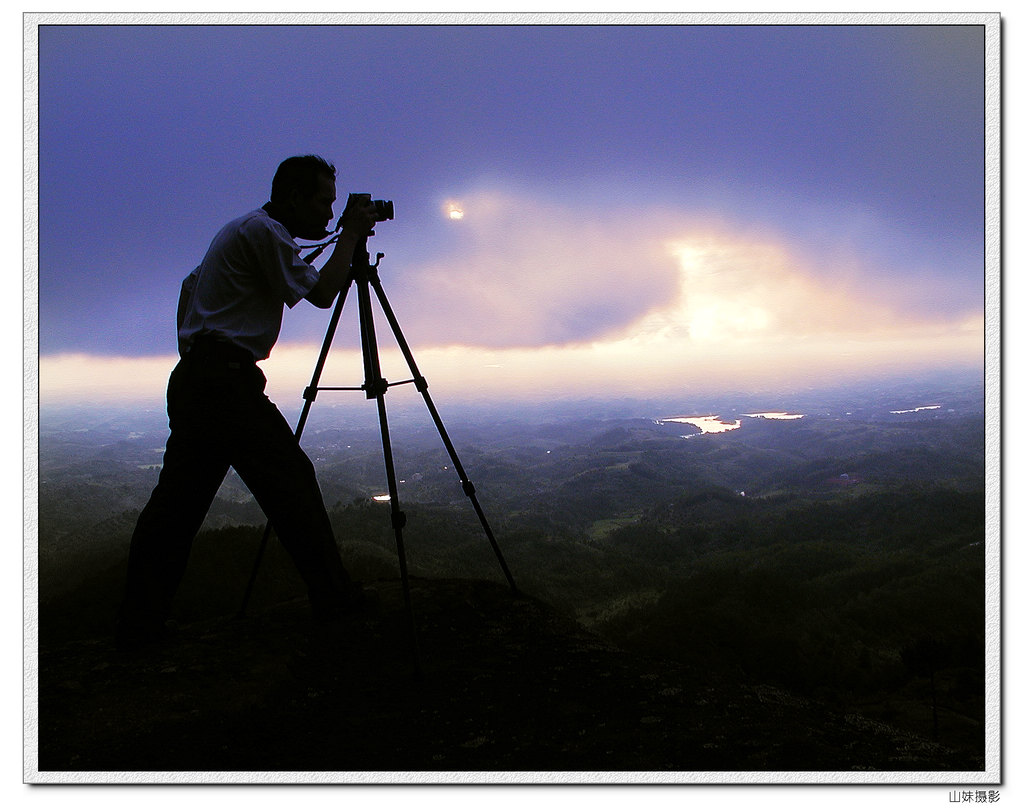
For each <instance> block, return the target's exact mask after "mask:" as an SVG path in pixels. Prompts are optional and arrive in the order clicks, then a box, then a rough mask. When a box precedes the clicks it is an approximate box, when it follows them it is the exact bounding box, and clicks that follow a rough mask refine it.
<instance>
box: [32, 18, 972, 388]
mask: <svg viewBox="0 0 1024 809" xmlns="http://www.w3.org/2000/svg"><path fill="white" fill-rule="evenodd" d="M984 34H985V29H984V27H983V26H979V25H975V26H952V27H951V26H934V25H933V26H874V25H865V26H842V25H833V26H812V25H799V26H726V25H722V26H654V27H647V26H637V27H632V26H568V27H564V26H536V27H505V26H476V27H473V26H343V25H342V26H313V27H304V26H294V27H293V26H284V27H281V26H249V27H242V26H143V27H137V26H44V27H42V28H41V29H40V30H39V168H40V172H39V314H40V317H39V349H40V355H41V358H42V360H44V361H45V360H47V359H48V358H57V357H59V356H60V355H67V354H76V355H82V354H85V355H91V356H93V357H97V358H117V357H127V358H132V357H168V356H169V355H171V354H173V352H174V350H175V348H174V332H173V322H172V321H173V312H174V307H175V302H176V296H177V290H178V286H179V284H180V281H181V278H182V277H183V276H184V275H185V274H187V273H188V271H189V270H191V269H192V267H194V266H195V265H196V264H197V263H198V262H199V260H200V258H201V257H202V254H203V252H204V251H205V249H206V246H207V245H208V243H209V240H210V239H211V237H212V236H213V234H214V233H215V232H216V230H217V229H218V228H219V227H220V226H221V225H222V224H223V223H224V222H226V221H227V220H228V219H230V218H233V217H234V216H237V215H238V214H240V213H243V212H245V211H247V210H249V209H252V208H255V207H258V206H259V205H261V204H262V203H263V202H265V201H266V199H267V197H268V196H269V186H270V178H271V176H272V174H273V171H274V168H275V167H276V165H277V163H278V162H279V161H280V160H281V159H283V158H284V157H286V156H288V155H291V154H297V153H306V152H315V153H320V154H323V155H324V156H326V157H328V158H329V159H331V160H333V161H334V162H335V163H336V164H337V165H338V167H339V195H343V194H344V192H346V191H369V192H371V193H373V194H374V196H376V197H383V198H387V199H393V200H394V201H395V207H396V219H395V221H393V222H388V223H385V224H382V225H381V226H380V227H379V228H378V230H377V236H376V237H375V239H374V240H373V242H371V249H372V250H380V251H383V252H385V253H386V254H387V257H386V258H385V260H384V263H383V264H382V277H383V278H384V283H385V288H386V289H387V290H388V292H389V296H390V298H391V300H392V302H393V303H394V305H395V308H396V310H397V311H398V314H399V318H400V320H401V321H402V323H403V325H404V326H405V327H406V330H407V333H408V335H409V336H410V338H411V339H412V340H413V341H414V345H417V346H423V347H426V348H433V347H436V348H439V349H440V348H443V347H445V346H449V345H450V344H453V343H455V344H458V345H459V346H462V347H466V348H476V349H480V350H488V351H501V350H505V349H507V350H509V351H517V352H523V351H529V350H540V349H541V347H546V348H545V350H554V349H557V348H558V347H568V348H574V347H578V346H579V345H580V344H581V343H588V342H592V341H609V340H618V339H620V338H622V339H625V338H624V337H623V336H624V335H628V334H630V333H631V332H630V330H631V329H635V328H639V325H638V324H644V325H643V329H644V330H645V331H644V333H645V334H652V333H653V330H654V329H655V323H654V320H652V318H653V319H656V318H658V317H662V318H663V319H666V322H668V321H671V323H670V325H669V326H666V327H665V328H663V329H662V333H666V334H667V333H668V331H671V330H672V329H674V330H675V331H674V332H673V333H677V334H678V335H680V339H679V340H678V341H677V343H676V344H675V345H676V346H677V347H678V349H679V350H680V352H685V351H686V350H687V348H688V347H692V340H694V339H697V338H698V337H699V336H700V335H701V334H703V335H705V336H706V337H707V338H708V339H709V340H710V339H714V340H716V341H717V342H719V343H722V342H723V341H726V342H727V341H728V340H731V339H740V338H741V337H750V336H755V337H756V336H758V335H759V334H762V333H763V334H764V335H770V336H771V337H772V338H773V339H779V340H781V339H782V338H783V337H786V335H788V336H789V338H791V339H792V340H804V341H806V340H808V339H810V340H812V341H815V340H816V341H819V342H820V341H821V340H822V339H823V337H822V336H823V335H825V334H826V333H827V334H828V335H829V339H834V338H835V337H836V328H838V327H835V325H834V324H832V325H830V324H828V323H825V322H824V321H825V320H828V318H811V319H808V320H807V322H804V320H802V319H801V318H802V317H803V315H802V314H800V313H801V312H803V313H806V312H808V311H809V310H816V309H817V310H829V311H831V309H832V308H833V307H834V308H835V309H836V317H835V319H834V320H835V321H836V322H837V323H840V325H841V326H842V329H843V330H844V331H842V334H843V335H844V337H843V339H844V340H846V341H847V342H849V341H851V340H853V338H854V337H855V336H856V332H857V330H858V328H859V327H858V325H857V324H858V323H861V324H863V328H864V329H865V330H868V331H871V332H872V333H876V332H878V331H879V329H881V328H882V326H883V324H888V325H887V326H886V328H889V327H890V326H891V327H892V328H895V327H896V326H897V325H900V324H905V325H906V326H907V328H908V329H911V330H914V329H916V330H917V331H916V332H915V334H917V335H918V336H920V335H921V334H924V332H923V331H921V330H922V329H927V330H930V331H928V334H929V335H934V334H938V333H941V334H944V335H947V336H948V335H961V334H962V333H963V332H964V330H965V329H967V330H969V329H970V328H976V326H977V323H978V320H979V319H980V317H981V313H982V312H983V307H984V296H983V292H984V288H983V284H984V270H985V267H984V254H983V250H984V222H985V220H984V213H985V211H984V191H985V187H984V143H985V142H984V134H985V133H984V90H985V77H984V68H985V62H984ZM449 201H454V202H455V203H456V204H458V205H459V206H461V207H463V208H465V216H464V218H463V219H462V220H459V221H455V220H451V219H448V218H446V216H445V215H444V210H445V205H446V203H448V202H449ZM708 234H714V235H713V237H710V236H709V235H708ZM709 239H710V242H709ZM687 240H689V241H687ZM684 242H685V244H686V245H689V246H684V247H680V245H682V244H683V243H684ZM711 242H713V243H714V244H713V246H712V247H708V244H710V243H711ZM695 244H697V245H703V246H701V247H699V250H698V253H699V256H698V257H697V259H693V256H695V255H697V253H694V248H693V245H695ZM666 245H674V247H671V248H667V247H666ZM684 254H685V256H690V258H686V257H685V256H684ZM769 256H770V258H769ZM695 261H696V263H694V262H695ZM687 262H689V263H687ZM765 262H767V263H765ZM766 267H767V270H765V269H764V268H766ZM762 270H764V271H762ZM716 274H717V275H716ZM716 279H717V280H716ZM754 279H757V282H758V283H763V284H766V292H765V293H763V294H762V293H758V294H757V295H756V296H754V293H753V290H754V289H755V286H754ZM765 279H768V280H765ZM719 281H721V282H722V283H719ZM769 281H770V284H769ZM716 290H717V293H718V294H721V295H723V296H726V297H723V298H722V300H721V301H719V300H716V299H715V297H714V296H715V294H716ZM787 290H792V291H791V292H787ZM744 295H747V296H748V297H749V300H745V299H744V297H743V296H744ZM776 295H777V296H778V300H775V299H774V298H773V296H776ZM765 296H767V298H766V297H765ZM764 300H768V301H769V302H768V303H767V304H764V305H761V303H759V301H764ZM787 301H788V303H787ZM670 304H671V305H670ZM730 307H731V308H730ZM669 310H671V311H669ZM790 310H793V312H796V315H794V314H793V312H791V311H790ZM794 316H795V317H796V322H797V325H798V326H799V328H796V327H795V326H794V325H793V324H794V322H795V321H794V320H793V318H794ZM812 320H813V322H812ZM971 323H973V324H974V325H973V326H970V325H965V324H971ZM325 326H326V316H325V314H324V313H323V312H321V311H319V310H316V309H314V308H313V307H311V306H308V305H306V304H300V305H299V306H298V307H297V308H296V309H295V310H293V311H292V312H290V313H288V314H286V325H285V331H284V332H283V333H282V342H281V346H288V345H293V344H294V345H301V344H308V343H311V342H317V343H318V342H319V340H320V339H321V338H322V336H323V333H324V329H325ZM759 329H760V330H761V331H758V330H759ZM936 330H937V331H936ZM907 333H909V332H907ZM901 334H902V333H901ZM904 336H905V335H904ZM342 339H344V338H342ZM787 339H788V338H787ZM900 339H903V337H902V336H901V337H900ZM927 339H929V340H930V339H932V338H931V337H929V338H927ZM951 339H952V338H951ZM979 340H980V338H979ZM688 341H691V342H688ZM780 345H781V343H780ZM908 345H909V344H908ZM978 345H980V342H978ZM900 350H904V349H900ZM905 350H908V351H909V350H911V349H909V348H906V349H905ZM967 353H968V354H969V353H970V352H969V351H968V352H967ZM932 359H933V360H934V359H935V358H934V357H933V358H932ZM980 361H981V357H980V353H979V354H978V355H977V364H978V367H980ZM497 364H500V363H497ZM43 373H44V375H45V370H44V372H43Z"/></svg>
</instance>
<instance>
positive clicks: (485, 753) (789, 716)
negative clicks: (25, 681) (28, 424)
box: [37, 579, 984, 781]
mask: <svg viewBox="0 0 1024 809" xmlns="http://www.w3.org/2000/svg"><path fill="white" fill-rule="evenodd" d="M377 589H378V592H379V593H380V599H381V611H380V614H379V615H378V616H375V617H372V618H365V617H363V618H358V619H355V618H353V619H349V620H346V621H345V622H344V623H343V624H342V625H339V626H336V627H331V628H329V629H316V628H313V627H311V625H310V624H309V621H308V617H307V610H306V605H305V603H304V602H301V601H296V602H289V603H283V604H277V605H274V606H272V607H266V608H262V609H259V610H257V609H255V608H254V609H251V610H250V612H251V615H250V616H249V617H245V618H236V619H229V618H221V619H210V620H208V621H205V622H198V623H192V624H188V625H185V626H182V627H180V628H179V630H178V632H177V633H176V634H175V636H174V638H173V639H172V640H170V641H168V642H167V643H165V644H163V645H161V646H159V647H157V648H153V649H151V650H148V651H145V652H134V653H124V652H118V651H116V650H115V649H114V648H113V644H112V642H111V641H110V640H109V639H98V640H94V641H88V642H86V641H78V642H73V643H67V644H63V645H60V646H57V647H55V648H41V649H40V650H39V657H38V666H39V674H38V698H39V703H38V730H37V735H38V770H39V772H40V773H41V774H43V775H46V776H51V777H52V776H57V775H61V774H66V777H67V779H68V780H73V779H74V774H75V773H80V772H114V773H132V772H200V773H215V772H223V771H231V772H264V771H280V772H286V773H313V772H315V773H336V774H337V775H336V776H335V779H336V780H339V781H343V780H345V776H344V773H346V772H349V773H352V772H360V773H365V772H378V773H388V772H403V773H404V772H409V771H414V772H431V773H438V774H439V775H438V778H439V779H442V778H443V777H444V776H442V775H440V774H442V773H452V772H471V773H482V772H487V773H494V772H500V773H516V772H520V773H522V772H526V773H528V772H545V773H546V772H583V771H591V772H594V771H597V772H609V771H613V772H658V773H665V774H669V778H668V779H667V780H671V779H672V777H673V774H677V773H678V774H679V775H678V779H679V780H680V781H686V780H692V779H689V778H688V777H687V776H686V773H695V772H700V773H708V772H710V773H714V772H755V773H770V772H785V771H826V772H835V771H844V772H860V771H865V770H869V771H892V772H910V771H933V772H934V771H949V772H964V771H976V770H982V769H984V767H983V762H981V761H980V760H978V759H977V758H975V757H972V756H970V755H967V754H964V753H963V752H958V751H954V750H949V749H945V748H943V747H940V746H938V745H936V744H934V743H931V742H930V741H928V740H927V739H923V738H918V737H914V736H910V735H907V734H904V733H901V732H898V731H897V730H895V729H894V728H892V727H889V726H887V725H884V724H880V723H877V722H872V721H869V720H866V719H864V718H862V717H859V716H856V715H839V714H836V713H833V712H831V711H829V710H826V709H825V708H824V707H823V706H820V705H815V704H813V703H810V702H807V701H804V700H801V699H798V698H795V697H793V696H791V695H789V694H787V693H785V692H783V691H780V690H779V689H776V688H773V687H770V686H766V685H758V684H756V683H746V682H742V681H741V680H739V679H738V678H736V677H730V676H727V675H724V674H722V673H721V672H716V671H712V670H706V669H703V668H702V667H701V665H700V661H694V662H693V664H692V665H677V664H667V663H665V662H664V661H656V660H650V659H644V658H639V657H637V656H635V655H632V654H628V653H626V652H623V651H621V650H617V649H615V648H612V647H611V646H609V645H608V644H606V643H604V642H602V641H601V640H600V639H598V638H596V637H594V636H593V635H591V634H589V633H587V632H586V631H584V630H583V629H582V628H580V627H579V626H577V625H576V624H575V623H573V622H571V621H570V620H568V619H566V618H564V617H562V616H560V615H558V614H557V613H556V612H554V611H553V610H552V609H550V608H549V607H547V606H546V605H544V604H542V603H539V602H537V601H536V600H533V599H530V598H528V597H525V596H519V595H516V594H514V593H512V592H511V591H510V590H509V589H508V588H507V587H505V586H503V585H500V584H494V583H488V582H478V581H456V580H447V581H435V580H430V581H427V580H416V579H414V580H413V581H412V603H413V608H414V613H415V620H416V646H415V650H416V651H415V652H414V647H413V645H412V643H411V642H410V634H409V632H408V626H407V622H406V615H407V614H406V611H405V609H404V602H403V598H402V591H401V586H400V584H399V582H397V581H394V582H381V583H378V585H377ZM200 777H201V776H200ZM118 778H120V779H122V780H123V779H126V778H127V776H116V777H112V780H117V779H118ZM296 778H297V780H301V779H299V778H298V777H297V776H296ZM384 780H387V779H386V776H385V778H384ZM712 780H713V779H712Z"/></svg>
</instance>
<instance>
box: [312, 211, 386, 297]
mask: <svg viewBox="0 0 1024 809" xmlns="http://www.w3.org/2000/svg"><path fill="white" fill-rule="evenodd" d="M376 224H377V207H376V206H375V205H374V204H373V201H372V200H371V199H369V197H356V196H353V197H350V198H349V201H348V205H346V206H345V211H344V213H342V215H341V234H340V235H339V236H338V241H337V242H336V243H335V245H334V252H333V253H331V256H330V258H328V259H327V263H326V264H324V266H323V269H322V270H320V280H319V281H317V283H316V286H314V287H313V288H312V289H311V290H310V291H309V292H308V293H307V295H306V300H307V301H309V302H310V303H311V304H313V305H314V306H316V307H318V308H320V309H329V308H330V307H331V305H332V304H333V303H334V299H335V297H336V296H337V294H338V292H339V291H340V290H341V287H342V286H344V284H345V282H346V281H348V272H349V267H350V266H351V265H352V255H353V253H354V252H355V248H356V246H357V245H358V244H359V242H360V241H362V240H363V239H365V238H366V237H367V236H369V235H370V234H371V233H372V232H373V226H374V225H376Z"/></svg>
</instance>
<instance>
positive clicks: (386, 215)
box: [345, 194, 395, 222]
mask: <svg viewBox="0 0 1024 809" xmlns="http://www.w3.org/2000/svg"><path fill="white" fill-rule="evenodd" d="M370 196H371V195H370V194H349V195H348V205H351V204H352V202H353V201H354V200H357V199H359V200H369V201H370V202H372V203H373V207H374V208H376V209H377V221H378V222H384V221H387V220H388V219H394V218H395V203H393V202H392V201H391V200H389V199H370ZM348 205H346V206H345V207H346V208H347V207H348Z"/></svg>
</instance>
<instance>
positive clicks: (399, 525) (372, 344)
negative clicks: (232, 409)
mask: <svg viewBox="0 0 1024 809" xmlns="http://www.w3.org/2000/svg"><path fill="white" fill-rule="evenodd" d="M370 235H373V232H372V231H371V232H370ZM320 249H321V250H322V248H320ZM316 254H317V255H318V254H319V251H317V253H316ZM383 256H384V254H383V253H378V254H377V259H376V261H375V262H374V263H373V264H370V255H369V253H368V252H367V248H366V239H365V238H364V239H363V240H362V241H361V242H360V243H359V244H358V245H357V246H356V249H355V251H354V252H353V254H352V268H351V270H350V272H349V277H348V280H347V281H346V283H345V285H344V286H343V287H342V289H341V291H340V292H339V293H338V302H337V303H336V304H335V307H334V312H333V313H332V315H331V320H330V323H329V324H328V326H327V333H326V334H325V336H324V342H323V345H322V347H321V348H320V355H319V357H318V358H317V361H316V366H315V367H314V369H313V376H312V378H311V380H310V383H309V385H308V386H307V387H306V389H305V391H304V392H303V394H302V398H303V399H304V400H305V403H304V404H303V406H302V412H301V414H300V415H299V420H298V422H297V424H296V427H295V438H296V440H299V439H300V438H301V437H302V431H303V430H304V429H305V426H306V420H307V419H308V417H309V411H310V409H311V408H312V406H313V402H314V401H315V400H316V396H317V393H319V392H320V391H322V390H330V391H336V390H337V391H344V390H350V391H358V390H361V391H364V392H365V393H366V398H367V399H375V400H376V401H377V416H378V420H379V422H380V436H381V445H382V449H383V453H384V468H385V472H386V474H387V481H388V494H389V497H390V505H391V528H392V530H393V531H394V534H395V544H396V546H397V550H398V566H399V571H400V573H401V579H402V597H403V600H404V602H405V613H406V619H407V624H408V631H409V640H410V648H411V650H412V655H413V664H414V667H415V670H416V673H417V675H419V673H420V669H419V653H418V650H417V644H416V628H415V622H414V619H413V612H412V597H411V595H410V592H409V571H408V567H407V565H406V558H405V543H404V540H403V538H402V529H403V528H404V527H405V523H406V516H405V513H404V512H403V511H402V510H401V505H400V502H399V498H398V481H397V478H396V475H395V462H394V456H393V453H392V451H391V435H390V432H389V430H388V419H387V408H386V406H385V404H384V395H385V394H386V393H387V390H388V388H389V387H391V386H393V385H406V384H409V383H413V384H415V386H416V390H418V391H419V392H420V394H421V395H422V397H423V401H424V402H425V404H426V406H427V410H428V411H429V413H430V416H431V418H432V419H433V421H434V426H435V427H436V428H437V431H438V434H439V435H440V437H441V441H442V442H443V443H444V446H445V449H446V450H447V451H448V455H449V457H450V458H451V461H452V465H453V466H454V468H455V471H456V472H457V473H458V476H459V479H460V480H461V481H462V489H463V491H464V492H465V493H466V496H467V497H469V499H470V501H471V502H472V504H473V508H474V510H475V511H476V514H477V517H478V518H479V520H480V524H481V526H482V527H483V530H484V533H485V534H486V535H487V539H488V541H489V542H490V544H491V548H492V549H493V551H494V554H495V556H496V557H497V560H498V564H499V565H500V566H501V570H502V572H503V573H504V574H505V579H506V580H507V581H508V584H509V587H511V588H512V591H513V592H518V588H517V587H516V583H515V581H514V580H513V578H512V573H511V572H510V571H509V568H508V565H507V564H506V563H505V558H504V557H503V556H502V553H501V548H499V547H498V542H497V540H496V539H495V538H494V533H493V531H491V527H490V525H489V524H488V522H487V517H486V516H485V515H484V512H483V509H482V508H481V506H480V501H479V500H478V499H477V496H476V488H475V487H474V486H473V483H472V482H471V481H470V480H469V478H468V476H467V475H466V470H465V469H464V468H463V466H462V462H461V461H460V460H459V456H458V453H456V451H455V446H454V445H453V444H452V441H451V438H450V437H449V435H448V431H447V430H446V429H445V427H444V424H443V423H442V421H441V417H440V415H439V414H438V412H437V408H436V407H435V406H434V401H433V399H432V398H431V396H430V392H429V391H428V389H427V380H426V379H424V377H423V375H422V374H421V373H420V372H419V368H418V367H417V366H416V361H415V360H414V359H413V356H412V350H411V349H410V348H409V344H408V342H407V341H406V339H405V336H404V335H403V334H402V330H401V327H400V326H399V325H398V319H397V318H396V317H395V313H394V310H393V309H392V308H391V304H390V303H389V302H388V299H387V295H385V294H384V288H383V286H382V285H381V282H380V276H379V275H378V273H377V267H378V266H379V265H380V260H381V258H383ZM307 260H308V258H307ZM353 284H354V285H355V287H356V296H357V303H358V311H359V334H360V344H361V347H362V355H363V378H364V382H363V384H362V385H361V386H358V387H352V386H350V387H326V386H321V385H320V376H321V375H322V373H323V370H324V365H325V364H326V362H327V357H328V355H329V354H330V350H331V343H332V342H333V341H334V334H335V332H336V331H337V328H338V323H339V322H340V320H341V312H342V309H343V308H344V305H345V300H346V298H347V297H348V293H349V290H350V289H351V288H352V286H353ZM371 288H372V290H373V292H374V293H375V295H376V297H377V301H378V303H379V304H380V307H381V311H383V313H384V316H385V317H386V319H387V321H388V325H389V326H390V327H391V331H392V332H393V334H394V336H395V339H396V341H397V342H398V346H399V348H400V349H401V351H402V354H403V356H404V357H405V361H406V363H407V364H408V366H409V371H410V373H411V374H412V378H411V379H406V380H403V381H401V382H388V380H386V379H385V378H384V377H383V376H382V375H381V369H380V353H379V351H378V348H377V333H376V330H375V329H374V323H373V307H372V299H371V297H370V290H371ZM272 530H273V526H272V525H271V524H270V523H269V522H268V523H267V526H266V529H265V530H264V532H263V539H262V541H261V542H260V548H259V552H258V554H257V556H256V562H255V564H254V566H253V570H252V574H251V575H250V577H249V583H248V584H247V585H246V589H245V596H244V597H243V599H242V606H241V608H240V609H239V615H243V614H244V613H245V610H246V607H247V605H248V603H249V597H250V596H251V594H252V589H253V585H254V583H255V581H256V575H257V573H258V571H259V568H260V564H261V562H262V560H263V554H264V552H265V551H266V547H267V541H268V539H269V537H270V532H271V531H272Z"/></svg>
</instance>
